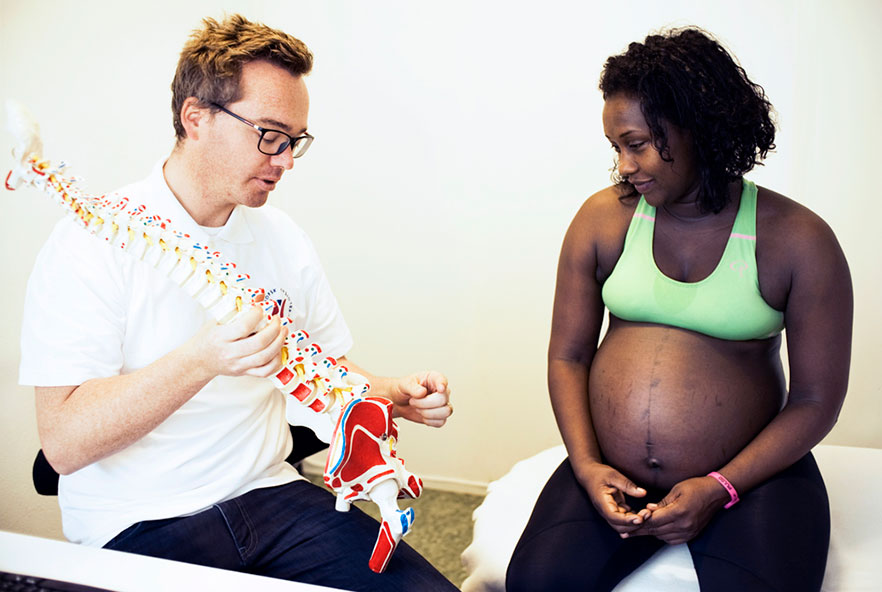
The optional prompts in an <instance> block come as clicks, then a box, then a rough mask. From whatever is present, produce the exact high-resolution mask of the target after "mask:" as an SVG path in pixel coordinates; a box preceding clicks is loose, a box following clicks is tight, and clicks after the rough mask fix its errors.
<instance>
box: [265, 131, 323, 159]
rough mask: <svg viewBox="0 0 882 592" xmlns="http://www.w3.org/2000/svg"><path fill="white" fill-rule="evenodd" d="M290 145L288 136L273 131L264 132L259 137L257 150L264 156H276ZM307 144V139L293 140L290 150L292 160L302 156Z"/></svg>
mask: <svg viewBox="0 0 882 592" xmlns="http://www.w3.org/2000/svg"><path fill="white" fill-rule="evenodd" d="M290 143H291V138H290V136H287V135H285V134H283V133H280V132H277V131H274V130H265V131H264V132H263V133H262V134H261V136H260V143H259V145H258V149H259V150H260V151H261V152H263V153H264V154H269V155H276V154H281V153H282V152H284V151H285V150H286V149H287V148H288V145H289V144H290ZM309 144H310V142H309V138H308V137H303V136H301V137H299V138H294V146H293V147H292V149H291V152H292V156H293V157H294V158H297V157H299V156H302V155H303V153H304V152H306V149H307V148H308V147H309Z"/></svg>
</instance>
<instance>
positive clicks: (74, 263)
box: [19, 218, 126, 386]
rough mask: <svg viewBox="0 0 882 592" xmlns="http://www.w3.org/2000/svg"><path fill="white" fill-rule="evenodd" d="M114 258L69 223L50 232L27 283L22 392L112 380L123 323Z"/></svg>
mask: <svg viewBox="0 0 882 592" xmlns="http://www.w3.org/2000/svg"><path fill="white" fill-rule="evenodd" d="M121 257H123V254H122V253H121V252H116V250H114V249H112V248H109V247H108V246H107V245H104V244H101V241H100V239H97V238H95V237H93V236H91V235H89V233H88V232H86V231H85V230H83V229H81V228H78V227H77V223H76V222H74V221H73V220H72V219H69V218H66V219H64V220H62V221H60V222H59V223H58V225H56V227H55V229H54V230H53V232H52V234H51V235H50V237H49V239H48V241H47V242H46V244H45V245H44V246H43V248H42V249H41V251H40V253H39V254H38V256H37V260H36V263H35V264H34V269H33V271H32V272H31V276H30V279H29V280H28V285H27V292H26V295H25V304H24V313H23V319H22V332H21V364H20V367H19V382H20V383H21V384H23V385H34V386H70V385H80V384H82V383H83V382H85V381H87V380H89V379H91V378H99V377H106V376H114V375H117V374H119V372H120V369H121V368H122V365H123V354H122V342H123V337H124V334H125V320H126V319H125V313H126V308H125V304H124V299H123V295H124V291H123V285H124V283H123V281H122V279H123V278H122V276H123V274H124V273H125V270H124V266H123V265H122V264H121V261H120V259H121Z"/></svg>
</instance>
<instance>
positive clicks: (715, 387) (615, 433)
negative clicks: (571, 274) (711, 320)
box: [589, 317, 786, 489]
mask: <svg viewBox="0 0 882 592" xmlns="http://www.w3.org/2000/svg"><path fill="white" fill-rule="evenodd" d="M780 346H781V338H780V337H775V338H772V339H766V340H756V341H724V340H721V339H715V338H713V337H708V336H706V335H701V334H699V333H695V332H693V331H687V330H683V329H677V328H673V327H667V326H662V325H654V324H647V323H631V322H627V321H622V320H620V319H616V318H614V317H613V318H611V323H610V327H609V330H608V331H607V334H606V336H605V337H604V339H603V342H602V343H601V344H600V347H599V348H598V351H597V353H596V355H595V357H594V362H593V364H592V366H591V373H590V377H589V396H590V402H591V419H592V423H593V425H594V430H595V433H596V435H597V440H598V443H599V444H600V449H601V452H602V453H603V455H604V459H605V461H606V463H607V464H609V465H611V466H613V467H615V468H617V469H618V470H620V471H621V472H622V473H624V474H625V475H627V476H628V477H629V478H630V479H632V480H633V481H634V482H635V483H637V485H640V486H644V487H647V486H648V487H661V488H665V489H667V488H670V487H671V486H673V485H674V484H675V483H677V482H679V481H682V480H683V479H687V478H689V477H695V476H699V475H706V474H707V473H708V472H710V471H713V470H717V469H719V468H720V467H722V466H723V465H724V464H726V462H728V461H729V460H730V459H731V458H732V457H733V456H734V455H735V454H737V453H738V452H739V451H740V450H741V449H742V448H743V447H744V446H745V445H747V443H748V442H750V441H751V440H752V439H753V438H754V436H756V434H757V433H759V431H760V430H762V429H763V428H764V427H765V426H766V425H767V424H768V423H769V422H770V421H771V420H772V418H773V417H774V416H775V415H776V414H777V413H778V411H779V410H780V408H781V406H782V405H783V404H784V399H785V394H786V393H785V384H784V376H783V370H782V366H781V361H780V357H779V350H780Z"/></svg>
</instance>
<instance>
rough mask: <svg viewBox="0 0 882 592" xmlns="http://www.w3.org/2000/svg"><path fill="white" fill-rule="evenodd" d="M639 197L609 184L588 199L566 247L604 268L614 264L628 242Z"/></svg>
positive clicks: (574, 220) (577, 216)
mask: <svg viewBox="0 0 882 592" xmlns="http://www.w3.org/2000/svg"><path fill="white" fill-rule="evenodd" d="M638 201H639V197H637V196H627V195H625V194H624V193H623V192H622V190H621V188H619V187H617V186H614V185H613V186H610V187H606V188H604V189H601V190H600V191H598V192H596V193H594V194H593V195H591V196H590V197H588V199H586V200H585V201H584V202H583V203H582V206H581V207H580V208H579V211H578V212H577V213H576V215H575V217H574V218H573V221H572V222H571V223H570V227H569V229H568V230H567V235H566V238H565V239H564V250H565V251H570V252H571V253H574V254H581V256H579V258H580V259H581V258H583V256H584V257H589V258H590V259H591V260H592V261H594V262H595V264H596V265H597V266H598V267H599V268H600V269H601V270H604V269H607V268H610V269H611V266H613V265H615V261H616V260H618V257H619V255H620V254H621V252H622V248H623V246H624V243H625V235H626V234H627V232H628V225H629V224H630V222H631V218H632V217H633V216H634V209H635V208H636V207H637V203H638Z"/></svg>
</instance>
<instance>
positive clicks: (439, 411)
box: [389, 370, 453, 428]
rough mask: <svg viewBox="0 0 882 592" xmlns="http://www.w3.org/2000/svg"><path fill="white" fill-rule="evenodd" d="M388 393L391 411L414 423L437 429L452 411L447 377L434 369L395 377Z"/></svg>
mask: <svg viewBox="0 0 882 592" xmlns="http://www.w3.org/2000/svg"><path fill="white" fill-rule="evenodd" d="M389 395H390V396H389V398H390V399H391V400H392V403H393V404H394V411H393V414H394V415H395V416H396V417H403V418H404V419H408V420H410V421H413V422H416V423H423V424H426V425H427V426H431V427H434V428H440V427H441V426H443V425H444V424H445V423H446V422H447V419H448V418H449V417H450V416H451V415H452V414H453V405H451V404H450V388H449V387H448V385H447V377H446V376H444V375H443V374H441V373H440V372H436V371H434V370H429V371H427V372H422V373H418V374H411V375H409V376H403V377H401V378H398V379H395V382H394V383H393V385H392V388H390V393H389Z"/></svg>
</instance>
